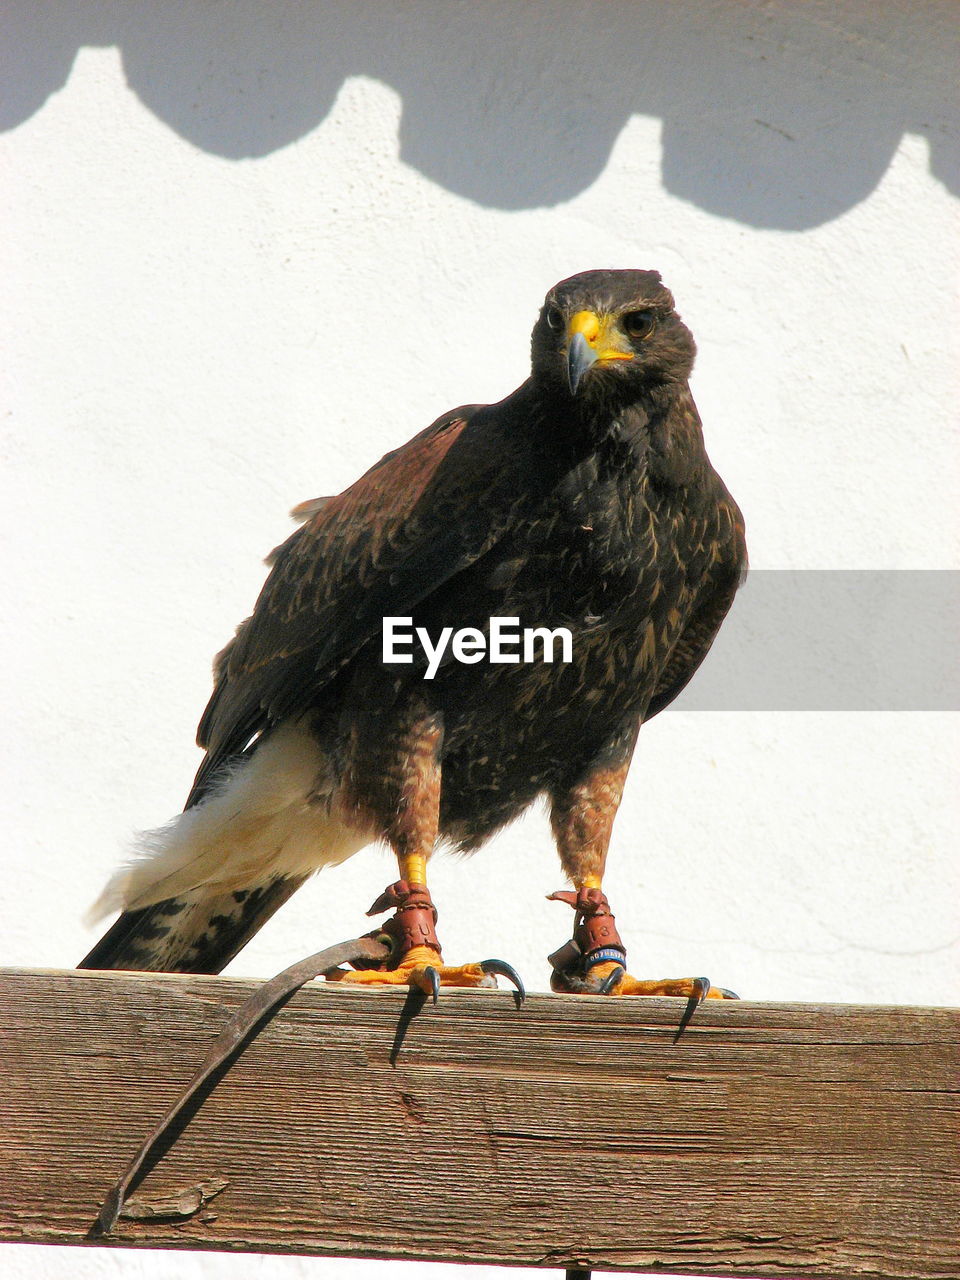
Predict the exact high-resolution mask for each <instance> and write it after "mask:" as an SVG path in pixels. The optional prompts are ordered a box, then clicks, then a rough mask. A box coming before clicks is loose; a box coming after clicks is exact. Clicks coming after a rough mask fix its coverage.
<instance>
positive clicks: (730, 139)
mask: <svg viewBox="0 0 960 1280" xmlns="http://www.w3.org/2000/svg"><path fill="white" fill-rule="evenodd" d="M14 9H16V12H13V10H14ZM955 15H956V8H955V5H954V4H953V3H952V0H925V2H924V3H919V4H916V5H903V4H902V3H900V2H899V0H808V3H806V4H804V5H795V4H792V3H789V2H788V0H773V2H772V3H767V4H763V5H761V4H759V3H754V2H749V3H743V2H742V0H701V2H700V3H698V4H696V5H684V6H677V5H676V4H675V3H674V0H649V2H646V3H638V2H637V0H576V2H575V3H572V2H571V0H548V2H547V3H543V4H536V5H517V4H516V3H515V2H514V0H490V2H489V3H483V4H477V3H475V0H429V2H427V0H424V2H422V3H414V2H411V3H409V4H397V3H396V0H364V3H363V4H362V5H354V6H350V5H345V4H343V3H342V0H274V2H273V3H270V4H264V3H263V2H262V0H229V3H228V2H226V0H219V2H211V3H204V4H197V3H196V2H195V0H170V2H169V3H165V4H156V3H154V2H153V0H115V2H109V0H101V2H100V3H97V2H96V0H93V2H92V3H91V0H49V2H48V3H45V4H43V5H38V4H36V3H34V2H33V0H21V3H20V4H19V5H16V3H15V0H14V2H13V3H11V4H9V5H8V6H7V9H6V16H5V18H4V20H3V41H2V44H3V47H4V49H5V51H6V55H5V56H6V59H7V60H8V61H9V64H10V65H9V66H8V67H7V68H5V69H4V70H3V71H2V73H0V126H2V127H4V128H12V127H15V126H16V125H18V124H20V123H22V122H23V121H24V120H26V119H27V118H29V117H30V116H31V115H32V114H33V113H34V112H35V111H37V110H38V109H39V108H40V107H41V106H42V105H43V103H44V101H45V100H46V98H47V97H48V96H49V95H50V94H51V93H53V92H55V91H56V90H57V89H59V88H60V87H61V86H62V85H63V84H64V82H65V81H66V79H67V77H68V76H69V74H70V68H71V65H72V63H73V59H74V57H75V54H76V51H77V49H78V47H79V46H81V45H117V46H119V47H120V49H121V50H122V55H123V64H124V68H125V71H126V75H127V78H128V81H129V84H130V87H131V89H132V90H133V91H134V92H135V93H137V94H138V95H139V97H140V98H141V100H142V101H143V102H144V103H145V105H146V106H147V107H149V108H150V110H152V111H153V112H155V113H156V115H157V116H158V117H159V118H160V119H162V120H164V121H165V122H166V123H167V124H168V125H169V126H170V127H171V128H172V129H175V130H176V131H177V132H178V133H179V134H181V135H182V136H183V137H184V138H187V139H189V141H190V142H192V143H194V144H195V145H197V146H198V147H201V148H203V149H204V150H206V151H209V152H211V153H213V154H215V155H218V156H225V157H228V158H231V159H241V158H246V157H257V156H265V155H268V154H269V153H270V152H272V151H275V150H276V149H277V148H279V147H283V146H285V145H287V144H288V143H290V142H292V141H294V140H295V139H297V138H299V137H302V136H303V135H304V134H306V133H308V132H309V131H310V130H312V129H314V128H315V127H316V126H317V125H318V124H319V123H320V122H321V121H322V120H323V118H324V117H325V115H326V114H327V112H328V111H329V110H330V107H331V105H332V103H333V101H334V98H335V96H336V94H337V92H338V90H339V88H340V86H341V85H342V83H343V81H344V79H345V78H346V77H348V76H352V75H365V76H370V77H373V78H375V79H377V80H380V81H382V82H384V83H385V84H388V85H390V86H391V87H392V88H393V89H394V90H395V91H396V92H397V93H398V94H399V95H400V96H401V98H402V101H403V116H402V122H401V127H400V148H401V158H402V159H403V160H404V161H405V162H406V163H407V164H409V165H412V166H414V167H415V168H417V169H419V170H420V171H421V172H422V173H423V174H424V175H425V176H426V177H428V178H430V179H432V180H433V181H434V182H437V183H439V184H441V185H442V186H444V187H446V188H448V189H449V190H450V191H452V192H454V193H456V194H457V195H460V196H465V197H467V198H469V199H471V200H474V201H476V202H477V203H479V204H481V205H485V206H490V207H494V208H499V209H521V208H528V207H531V206H542V205H553V204H556V203H558V202H559V201H563V200H568V199H570V198H572V197H574V196H576V195H577V194H578V193H579V192H581V191H582V190H584V188H586V187H587V186H589V185H590V184H591V183H592V182H593V181H595V179H596V178H597V177H598V176H599V175H600V174H601V173H602V171H603V169H604V167H605V166H606V164H607V161H608V159H609V156H610V151H611V148H612V147H613V145H614V143H615V141H616V139H617V137H618V135H619V133H620V131H621V130H622V128H623V126H624V124H625V123H626V122H627V121H628V119H629V118H630V116H631V115H633V114H635V113H640V114H643V115H647V116H655V117H659V118H660V119H661V120H662V122H663V129H662V166H663V181H664V185H665V186H666V188H667V189H668V190H669V191H671V192H672V193H673V194H674V195H676V196H679V197H681V198H683V199H685V200H688V201H690V202H692V203H693V204H696V205H698V206H700V207H701V208H702V209H705V210H707V211H708V212H710V213H713V214H719V215H723V216H726V217H729V218H734V219H736V220H738V221H740V222H743V223H747V224H749V225H752V226H757V227H779V228H784V229H789V230H800V229H803V228H806V227H811V226H816V225H818V224H820V223H822V222H824V221H826V220H828V219H830V218H834V217H836V216H837V215H838V214H841V213H843V212H844V211H846V210H847V209H850V208H851V207H852V206H854V205H856V204H857V203H859V202H860V201H861V200H863V199H864V198H865V197H866V196H867V195H869V193H870V192H871V191H872V190H873V189H874V187H875V186H876V185H877V183H878V182H879V181H880V179H881V177H882V176H883V174H884V172H885V170H886V168H887V166H888V165H889V163H890V159H891V156H892V155H893V153H894V151H895V149H896V147H897V145H898V143H899V141H900V139H901V137H902V135H903V133H904V131H906V130H909V131H911V132H916V133H921V134H924V135H925V136H926V137H927V138H928V141H929V146H930V161H931V168H932V170H933V172H934V173H935V174H936V176H937V177H938V178H939V179H940V180H941V181H942V182H944V183H946V184H947V185H949V186H950V187H951V188H952V189H953V190H960V173H958V169H960V166H958V130H957V128H956V127H955V124H956V122H955V121H954V122H951V121H948V120H946V119H944V113H945V104H946V103H949V102H954V101H955V88H956V70H957V66H958V65H960V49H958V43H960V29H958V24H957V22H956V17H955Z"/></svg>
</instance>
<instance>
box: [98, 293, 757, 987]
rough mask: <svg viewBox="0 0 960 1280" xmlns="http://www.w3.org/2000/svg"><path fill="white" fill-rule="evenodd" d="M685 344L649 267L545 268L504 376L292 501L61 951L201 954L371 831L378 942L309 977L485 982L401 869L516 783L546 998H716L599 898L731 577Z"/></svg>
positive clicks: (469, 827)
mask: <svg viewBox="0 0 960 1280" xmlns="http://www.w3.org/2000/svg"><path fill="white" fill-rule="evenodd" d="M695 350H696V349H695V345H694V341H693V337H692V335H691V333H690V331H689V329H688V328H687V327H686V325H684V323H683V321H682V320H681V319H680V317H679V315H678V314H677V312H676V309H675V306H674V300H673V297H672V295H671V294H670V292H669V290H668V289H667V288H666V287H665V286H664V285H663V283H662V281H661V278H660V276H659V274H658V273H657V272H655V271H639V270H623V271H612V270H599V271H588V272H584V273H582V274H580V275H576V276H573V277H571V278H570V279H567V280H563V281H561V282H560V283H559V284H557V285H556V286H555V287H554V288H553V289H551V290H550V292H549V293H548V294H547V297H546V300H545V302H544V304H543V307H542V309H541V311H540V314H539V317H538V319H537V322H536V324H535V326H534V329H533V336H532V370H531V374H530V377H529V378H528V379H527V380H526V381H525V382H524V383H523V385H522V386H520V387H519V388H518V389H517V390H516V391H514V392H513V393H512V394H511V395H509V396H507V397H506V399H504V400H502V401H500V402H499V403H498V404H493V405H470V406H466V407H462V408H458V409H455V410H453V411H452V412H451V413H447V414H444V415H443V417H441V418H438V419H437V421H436V422H434V423H433V425H432V426H430V427H427V429H426V430H425V431H422V432H421V433H420V434H419V435H417V436H415V437H414V438H413V439H412V440H410V441H409V442H408V443H407V444H405V445H403V446H402V447H401V448H399V449H397V450H395V451H394V452H392V453H388V454H387V455H386V456H385V457H384V458H383V459H381V461H380V462H378V463H377V464H376V465H375V466H373V467H372V468H371V469H370V470H369V471H368V472H367V473H366V474H365V475H363V476H361V478H360V479H359V480H357V481H356V483H354V484H353V485H351V486H350V487H349V488H348V489H346V490H345V491H344V492H343V493H341V494H339V495H337V496H335V497H331V498H324V499H317V500H315V501H313V502H308V503H304V504H303V505H302V507H301V508H298V509H297V510H296V511H295V513H294V514H298V513H299V515H300V517H301V519H302V524H301V526H300V527H299V528H298V529H297V530H296V531H295V532H294V533H293V535H292V536H291V537H289V538H288V539H287V541H286V542H284V543H283V544H282V545H281V546H280V547H278V548H277V549H276V550H275V551H274V552H273V554H272V555H271V557H270V559H269V560H268V563H269V564H270V565H271V568H270V573H269V576H268V577H267V580H266V583H265V585H264V587H263V590H262V591H261V594H260V597H259V599H258V600H257V603H256V606H255V608H254V611H253V614H252V615H251V616H250V617H249V618H248V619H247V620H246V621H245V622H244V623H243V624H242V625H241V626H240V627H239V628H238V630H237V633H236V635H235V637H234V638H233V639H232V640H231V641H230V643H229V644H228V645H227V647H226V648H225V649H224V650H223V651H222V652H221V653H220V654H219V655H218V657H217V659H216V661H215V666H214V676H215V687H214V691H213V695H212V697H211V698H210V701H209V704H208V705H207V708H206V710H205V711H204V713H203V717H202V719H201V721H200V726H199V730H198V742H199V744H200V746H201V747H202V748H204V749H205V751H206V755H205V757H204V759H203V761H202V763H201V765H200V768H199V771H198V773H197V776H196V779H195V781H194V784H193V788H192V790H191V792H190V794H189V796H188V799H187V803H186V807H185V809H184V811H183V813H182V814H180V815H179V817H177V818H176V819H174V820H173V821H172V822H171V823H170V824H168V825H167V826H166V827H163V828H161V829H159V830H158V831H155V832H151V833H147V834H146V835H145V836H144V837H143V838H142V840H141V847H140V849H139V856H138V857H137V859H136V860H135V861H134V862H133V863H132V864H130V865H129V866H127V867H125V868H123V869H122V870H121V871H119V872H118V873H117V875H115V876H114V878H113V880H112V881H111V882H110V884H109V885H108V886H107V888H106V890H105V891H104V893H103V895H102V896H101V899H100V901H99V903H98V904H97V908H95V909H94V910H95V911H96V910H97V909H99V913H100V914H101V915H103V914H106V913H107V912H109V911H111V910H115V909H117V908H119V909H120V910H121V914H120V917H119V919H118V920H117V921H116V922H115V923H114V924H113V926H112V927H111V928H110V929H109V930H108V932H107V933H106V934H105V935H104V937H103V938H102V939H101V940H100V941H99V942H98V943H97V945H96V946H95V947H94V948H93V950H92V951H91V952H90V954H89V955H88V956H87V957H86V958H85V959H84V961H83V962H82V964H81V967H82V968H98V969H102V968H124V969H143V970H162V971H180V972H187V973H217V972H219V971H220V970H221V969H222V968H223V967H224V965H226V964H227V962H228V961H229V960H231V959H232V958H233V956H234V955H236V953H237V952H238V951H239V950H240V948H241V947H242V946H243V945H244V944H245V943H246V942H247V941H248V939H249V938H250V937H251V936H252V935H253V934H254V933H255V932H256V931H257V929H259V928H260V926H261V925H262V924H263V923H264V922H265V921H266V920H267V919H268V918H269V917H270V916H271V915H272V914H273V912H274V911H275V910H276V909H277V908H278V907H279V906H280V905H281V904H282V903H283V902H284V901H285V900H286V899H287V898H289V896H290V895H291V894H292V893H293V892H294V891H295V890H296V889H297V888H298V887H299V886H300V885H301V884H303V882H304V881H305V880H306V879H307V877H308V876H310V875H311V874H312V873H313V872H314V871H316V870H318V869H319V868H320V867H323V866H328V865H332V864H336V863H339V862H342V861H343V860H344V859H346V858H348V857H350V856H351V854H353V853H355V852H357V851H358V850H359V849H361V848H363V847H364V846H366V845H367V844H369V843H371V842H373V841H385V842H387V843H388V844H389V845H390V846H391V848H392V849H393V851H394V853H395V854H396V857H397V860H398V864H399V879H398V880H397V881H396V883H394V884H392V885H391V886H390V887H389V888H388V889H387V890H386V891H385V892H384V893H383V894H382V895H381V896H380V898H378V899H377V901H376V902H375V903H374V906H373V908H372V909H371V914H374V913H383V912H386V911H388V910H391V909H392V910H393V911H394V915H393V916H392V917H391V919H390V920H389V921H388V922H387V923H386V925H385V926H384V929H383V931H382V933H381V935H380V936H382V937H384V938H385V939H387V940H389V942H390V945H391V948H392V953H391V957H390V959H389V960H387V961H385V962H384V964H383V966H382V967H381V968H378V969H374V968H371V969H359V970H357V971H346V970H337V971H336V972H335V973H334V974H331V975H328V976H330V977H333V978H337V979H339V980H341V981H347V982H362V983H370V982H374V983H375V982H388V983H395V982H402V983H411V984H414V985H416V986H418V987H420V988H422V989H424V990H430V989H432V990H433V992H434V997H435V996H436V989H437V987H438V985H439V984H440V983H450V984H459V985H490V984H491V983H495V977H493V976H492V974H495V973H497V972H499V973H501V974H504V975H505V976H507V977H510V978H511V979H515V978H516V975H515V974H514V973H513V971H512V970H511V969H510V966H508V965H504V964H502V962H499V961H486V962H483V963H482V964H466V965H461V966H459V967H453V966H448V965H445V964H444V963H443V961H442V959H441V953H440V943H439V940H438V937H437V933H436V930H435V921H436V910H435V908H434V905H433V902H432V899H431V897H430V892H429V889H428V887H427V864H428V861H429V859H430V856H431V854H432V853H433V851H434V849H435V848H436V847H437V846H440V845H445V846H447V847H451V848H453V849H455V850H458V851H461V852H470V851H472V850H475V849H477V848H478V847H479V846H480V845H482V844H483V843H484V841H486V840H487V839H488V838H489V837H490V836H491V835H493V834H494V832H496V831H497V830H499V829H500V828H501V827H503V826H504V825H505V824H506V823H508V822H510V821H511V819H513V818H515V817H516V816H517V815H518V814H520V813H521V812H522V811H523V810H524V809H526V808H527V806H529V805H530V804H531V803H532V802H533V801H534V800H536V799H538V798H540V797H546V799H547V801H548V804H549V806H550V814H551V821H552V828H553V833H554V836H555V839H556V845H557V850H558V853H559V856H560V862H561V866H562V868H563V871H564V872H565V874H566V876H567V877H568V878H569V880H570V881H571V882H572V885H573V888H572V890H569V891H563V892H560V893H556V894H553V895H552V896H553V897H554V898H556V899H560V900H562V901H565V902H566V903H568V904H569V905H570V906H572V907H573V908H574V911H575V917H574V928H573V937H572V939H571V940H570V941H569V942H568V943H567V944H566V945H565V946H564V947H562V948H561V949H560V950H559V951H558V952H556V953H555V954H554V955H553V956H552V957H551V958H550V959H551V962H552V964H553V979H552V983H553V986H554V988H555V989H557V990H567V991H581V992H597V993H603V994H622V995H630V994H637V995H640V994H648V995H660V994H664V995H678V996H686V997H687V998H688V1001H691V1002H694V1003H695V1002H696V1001H698V1000H699V999H701V998H703V997H704V996H706V995H710V996H713V997H722V996H726V995H731V994H732V993H729V992H726V991H724V990H722V989H720V988H714V987H710V985H709V983H708V982H707V981H706V980H705V979H702V978H679V979H668V980H662V981H644V980H640V979H636V978H634V977H632V976H631V975H630V974H629V973H628V972H627V970H626V965H625V951H624V948H623V943H622V941H621V939H620V936H619V934H618V932H617V928H616V924H615V921H614V918H613V915H612V913H611V911H610V907H609V903H608V901H607V898H606V896H605V895H604V893H603V889H602V878H603V874H604V864H605V861H606V856H607V848H608V845H609V841H610V834H611V828H612V825H613V821H614V818H615V815H616V812H617V807H618V805H619V803H620V799H621V796H622V793H623V786H624V782H625V779H626V776H627V770H628V768H629V765H630V759H631V755H632V753H633V749H634V745H635V743H636V739H637V734H638V731H639V729H640V726H641V724H642V723H643V722H644V721H646V720H648V719H650V718H651V717H652V716H654V715H656V714H657V713H658V712H659V711H661V710H662V709H663V708H664V707H666V706H667V705H668V704H669V703H670V702H671V701H672V700H673V699H674V698H675V697H676V696H677V694H678V693H679V692H680V691H681V690H682V689H683V687H684V686H685V685H686V683H687V681H688V680H689V679H690V678H691V676H692V675H693V674H694V672H695V671H696V669H697V667H698V666H699V665H700V663H701V662H702V661H703V659H704V657H705V655H706V653H707V651H708V650H709V648H710V645H711V644H712V642H713V639H714V637H715V636H716V634H717V630H718V628H719V627H720V624H721V622H722V621H723V618H724V616H725V614H726V613H727V610H728V609H729V608H730V605H731V603H732V601H733V598H734V594H735V592H736V590H737V587H738V585H739V583H740V581H741V580H742V577H743V575H744V573H745V569H746V563H747V556H746V547H745V541H744V527H743V520H742V516H741V514H740V511H739V509H738V507H737V505H736V503H735V502H734V500H733V498H732V497H731V496H730V494H729V492H728V491H727V489H726V487H725V486H724V484H723V482H722V480H721V479H720V477H719V476H718V475H717V473H716V471H715V470H714V469H713V467H712V466H711V464H710V461H709V459H708V457H707V454H706V451H705V449H704V444H703V435H702V431H701V424H700V418H699V415H698V413H697V409H696V406H695V404H694V401H693V398H692V396H691V394H690V389H689V386H688V378H689V375H690V372H691V368H692V366H693V360H694V355H695ZM389 618H394V619H396V618H403V619H404V620H406V621H407V622H409V623H410V626H411V630H412V629H413V628H420V629H422V631H423V633H425V634H426V635H428V636H431V637H437V636H439V635H441V634H442V633H443V631H444V628H451V629H453V630H460V629H462V628H465V627H466V628H474V629H475V631H476V632H479V633H480V634H481V637H483V636H486V635H488V634H489V630H490V626H491V622H490V620H491V619H496V618H510V619H517V620H520V621H522V623H523V624H524V625H525V626H535V627H545V628H548V629H551V630H552V629H558V628H566V629H567V631H568V633H569V636H570V639H571V646H570V652H569V654H565V655H564V657H566V658H568V660H566V661H547V660H546V659H547V656H548V655H547V653H546V652H545V647H544V651H543V652H542V653H541V655H540V656H539V658H538V657H537V656H536V655H535V654H532V655H530V657H531V660H530V661H516V662H509V661H507V662H504V661H501V662H499V663H495V662H489V661H482V660H481V661H479V662H478V661H477V660H476V656H475V655H473V656H472V660H471V659H466V658H464V660H456V659H455V658H454V657H453V656H452V653H451V651H450V650H449V649H448V650H447V651H446V653H445V656H444V658H443V659H442V660H440V661H439V662H438V663H436V664H433V667H432V669H431V668H430V667H428V665H427V662H426V659H425V657H424V656H422V655H421V656H418V655H417V654H416V653H415V652H414V653H413V654H412V655H411V656H412V661H411V660H410V658H409V657H408V658H407V660H406V661H386V660H385V651H384V646H383V628H384V619H389ZM418 634H420V632H418ZM447 634H448V635H449V632H448V633H447ZM518 985H519V983H518Z"/></svg>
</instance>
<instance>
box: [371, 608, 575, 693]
mask: <svg viewBox="0 0 960 1280" xmlns="http://www.w3.org/2000/svg"><path fill="white" fill-rule="evenodd" d="M416 644H419V645H420V648H421V649H422V650H423V654H424V656H425V657H426V659H427V669H426V671H425V673H424V679H425V680H432V679H433V677H434V676H435V675H436V674H437V670H438V668H439V667H440V664H441V662H443V661H444V660H445V659H446V660H447V661H449V660H450V659H451V658H453V659H455V660H456V661H457V662H464V663H466V664H467V665H473V663H475V662H483V661H484V659H486V660H487V662H507V663H521V662H540V661H542V662H557V661H559V662H572V661H573V634H572V633H571V632H570V631H569V630H568V629H567V628H566V627H555V628H554V629H553V630H552V631H551V630H550V628H549V627H523V628H521V626H520V619H519V618H491V619H490V624H489V627H488V630H487V631H481V630H480V628H479V627H460V628H459V629H458V630H456V631H454V629H453V627H444V628H443V629H442V630H441V632H440V634H439V635H438V636H437V638H436V640H434V639H433V638H432V637H431V635H430V633H429V632H428V631H427V629H426V627H414V625H413V619H412V618H384V620H383V661H384V663H390V664H393V663H397V662H406V663H409V662H413V661H414V647H415V645H416ZM558 646H559V655H560V656H559V658H558V657H556V651H557V647H558ZM448 647H449V651H450V652H449V655H447V649H448Z"/></svg>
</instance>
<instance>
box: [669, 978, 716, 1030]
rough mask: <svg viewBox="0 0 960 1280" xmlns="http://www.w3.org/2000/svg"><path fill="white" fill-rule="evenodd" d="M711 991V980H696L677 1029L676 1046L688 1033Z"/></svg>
mask: <svg viewBox="0 0 960 1280" xmlns="http://www.w3.org/2000/svg"><path fill="white" fill-rule="evenodd" d="M709 990H710V979H709V978H694V979H693V991H692V992H691V993H690V996H689V998H688V999H687V1007H686V1008H685V1009H684V1011H683V1017H682V1018H681V1019H680V1025H679V1027H677V1034H676V1035H675V1036H674V1037H673V1043H674V1044H676V1043H677V1041H678V1040H679V1039H680V1037H681V1036H682V1035H683V1033H684V1031H686V1029H687V1027H688V1026H689V1024H690V1019H691V1018H692V1017H693V1015H694V1014H695V1013H696V1011H697V1006H698V1005H699V1004H700V1002H701V1001H702V1000H704V999H706V995H707V992H708V991H709Z"/></svg>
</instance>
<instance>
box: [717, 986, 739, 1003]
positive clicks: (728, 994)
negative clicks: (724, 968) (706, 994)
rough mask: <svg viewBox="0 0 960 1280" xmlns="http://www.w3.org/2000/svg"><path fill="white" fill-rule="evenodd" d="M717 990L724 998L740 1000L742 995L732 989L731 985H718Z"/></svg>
mask: <svg viewBox="0 0 960 1280" xmlns="http://www.w3.org/2000/svg"><path fill="white" fill-rule="evenodd" d="M717 990H718V991H719V992H720V994H721V995H722V996H723V998H724V1000H739V999H740V997H739V996H738V995H737V993H736V992H735V991H731V990H730V989H729V987H718V988H717Z"/></svg>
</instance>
